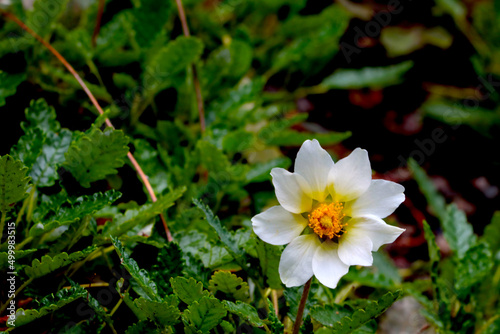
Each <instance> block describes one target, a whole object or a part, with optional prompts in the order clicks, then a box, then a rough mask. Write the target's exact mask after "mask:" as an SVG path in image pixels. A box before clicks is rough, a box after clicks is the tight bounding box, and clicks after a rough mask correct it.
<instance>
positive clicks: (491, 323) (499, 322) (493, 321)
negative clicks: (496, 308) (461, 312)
mask: <svg viewBox="0 0 500 334" xmlns="http://www.w3.org/2000/svg"><path fill="white" fill-rule="evenodd" d="M499 332H500V315H498V314H497V315H495V316H494V317H491V318H490V319H488V321H487V322H486V323H485V324H484V325H483V326H482V327H481V328H480V330H479V331H477V332H476V333H478V334H495V333H499Z"/></svg>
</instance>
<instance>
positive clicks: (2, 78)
mask: <svg viewBox="0 0 500 334" xmlns="http://www.w3.org/2000/svg"><path fill="white" fill-rule="evenodd" d="M24 80H26V74H25V73H21V74H9V73H6V72H2V71H0V107H3V106H4V105H5V99H6V98H7V97H9V96H11V95H14V94H15V93H16V90H17V86H19V85H20V84H21V82H23V81H24Z"/></svg>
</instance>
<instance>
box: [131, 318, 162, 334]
mask: <svg viewBox="0 0 500 334" xmlns="http://www.w3.org/2000/svg"><path fill="white" fill-rule="evenodd" d="M144 333H148V334H161V333H162V331H161V330H160V329H158V328H157V327H156V325H155V324H154V323H153V322H151V321H147V320H139V321H138V322H136V323H135V324H133V325H130V326H129V327H128V328H127V330H126V331H125V334H144Z"/></svg>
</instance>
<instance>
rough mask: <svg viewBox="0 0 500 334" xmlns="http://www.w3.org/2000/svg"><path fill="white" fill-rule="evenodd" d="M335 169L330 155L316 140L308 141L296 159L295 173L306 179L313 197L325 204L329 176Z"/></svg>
mask: <svg viewBox="0 0 500 334" xmlns="http://www.w3.org/2000/svg"><path fill="white" fill-rule="evenodd" d="M332 167H333V160H332V157H331V156H330V154H328V152H327V151H325V150H324V149H323V148H321V146H320V145H319V142H318V141H317V140H316V139H313V140H306V141H305V142H304V144H302V147H301V148H300V150H299V153H297V158H296V159H295V170H294V172H295V173H298V174H300V175H302V176H303V177H304V179H306V181H307V182H308V183H309V186H310V187H311V191H312V197H313V198H314V199H315V200H317V201H319V202H323V201H324V200H325V198H326V196H327V195H328V193H327V185H328V175H329V174H330V170H331V169H332Z"/></svg>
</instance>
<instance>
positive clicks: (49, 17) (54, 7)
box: [26, 0, 69, 37]
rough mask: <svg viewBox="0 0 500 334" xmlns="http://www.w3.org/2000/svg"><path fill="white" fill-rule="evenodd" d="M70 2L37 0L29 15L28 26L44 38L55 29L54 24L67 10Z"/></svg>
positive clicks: (64, 0)
mask: <svg viewBox="0 0 500 334" xmlns="http://www.w3.org/2000/svg"><path fill="white" fill-rule="evenodd" d="M68 1H69V0H36V1H35V2H34V3H33V10H32V11H31V12H29V14H28V15H27V22H26V25H27V26H28V27H30V28H31V29H33V30H34V31H35V32H36V33H37V34H38V35H40V36H42V37H44V36H45V35H46V34H48V33H49V32H51V31H52V30H53V28H54V23H55V22H56V21H57V19H58V18H59V17H60V16H61V14H62V13H63V12H64V11H65V10H66V8H67V5H68Z"/></svg>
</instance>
